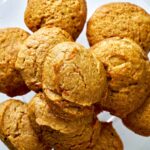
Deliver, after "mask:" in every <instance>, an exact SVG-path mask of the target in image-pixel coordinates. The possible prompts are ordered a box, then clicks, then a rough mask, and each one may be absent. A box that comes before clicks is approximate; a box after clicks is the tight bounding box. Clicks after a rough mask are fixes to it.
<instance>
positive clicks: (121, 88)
mask: <svg viewBox="0 0 150 150" xmlns="http://www.w3.org/2000/svg"><path fill="white" fill-rule="evenodd" d="M91 52H92V53H93V55H95V57H97V59H99V61H101V62H102V63H103V64H104V66H105V69H106V72H107V79H108V89H109V94H108V98H107V99H102V101H101V105H102V106H103V107H104V109H106V110H108V111H110V112H111V113H112V114H114V115H117V116H119V117H121V118H123V117H126V115H127V114H129V113H131V112H133V111H134V110H136V109H137V108H138V107H140V106H141V105H142V104H143V102H144V101H145V99H146V97H147V95H148V93H149V86H148V84H147V83H146V82H145V77H146V74H147V70H146V68H147V67H146V66H147V65H146V63H147V61H148V58H147V56H146V55H145V53H144V52H143V51H142V49H141V48H140V46H138V45H137V44H136V43H135V42H134V41H132V40H130V39H127V38H123V39H121V38H110V39H105V40H103V41H101V42H100V43H98V44H96V45H95V46H93V47H92V48H91Z"/></svg>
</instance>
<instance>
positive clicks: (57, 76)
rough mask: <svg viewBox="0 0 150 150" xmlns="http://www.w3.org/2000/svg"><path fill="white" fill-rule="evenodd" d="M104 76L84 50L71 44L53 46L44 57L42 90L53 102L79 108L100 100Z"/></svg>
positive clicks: (102, 70)
mask: <svg viewBox="0 0 150 150" xmlns="http://www.w3.org/2000/svg"><path fill="white" fill-rule="evenodd" d="M105 87H106V74H105V70H104V67H103V65H102V63H100V62H99V61H98V60H97V59H96V58H95V57H93V55H92V54H90V53H89V51H88V50H87V49H85V48H84V47H83V46H81V45H79V44H77V43H74V42H64V43H60V44H58V45H56V46H55V47H54V48H53V49H52V50H51V52H50V53H49V54H48V56H47V57H46V60H45V63H44V68H43V90H44V92H45V94H46V96H47V97H48V98H49V99H51V100H53V101H56V100H63V99H65V100H67V101H69V102H73V103H75V104H79V105H82V106H91V105H92V104H94V103H96V102H99V101H101V97H102V95H103V93H104V90H105Z"/></svg>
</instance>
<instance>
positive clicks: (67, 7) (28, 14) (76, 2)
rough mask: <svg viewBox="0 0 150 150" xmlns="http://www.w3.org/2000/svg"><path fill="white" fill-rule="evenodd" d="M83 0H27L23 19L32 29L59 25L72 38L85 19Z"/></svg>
mask: <svg viewBox="0 0 150 150" xmlns="http://www.w3.org/2000/svg"><path fill="white" fill-rule="evenodd" d="M86 15H87V8H86V2H85V0H64V1H60V0H59V1H54V0H29V1H28V4H27V8H26V11H25V16H24V20H25V23H26V25H27V26H28V27H29V29H31V30H32V31H36V30H38V29H39V28H41V27H44V26H49V27H54V26H56V27H60V28H62V29H64V30H66V31H67V32H68V33H70V34H71V35H72V37H73V38H74V40H75V39H76V38H77V37H78V36H79V34H80V33H81V31H82V29H83V27H84V23H85V21H86Z"/></svg>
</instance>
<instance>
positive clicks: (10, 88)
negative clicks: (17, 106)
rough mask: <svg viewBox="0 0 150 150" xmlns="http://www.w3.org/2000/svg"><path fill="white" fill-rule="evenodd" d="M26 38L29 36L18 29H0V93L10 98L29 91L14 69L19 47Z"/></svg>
mask: <svg viewBox="0 0 150 150" xmlns="http://www.w3.org/2000/svg"><path fill="white" fill-rule="evenodd" d="M28 36H29V34H28V33H27V32H26V31H24V30H23V29H20V28H4V29H0V92H2V93H5V94H7V95H8V96H11V97H13V96H17V95H23V94H26V93H27V92H28V91H29V89H28V88H27V86H26V85H25V83H24V81H23V79H22V77H21V75H20V73H19V72H18V71H17V70H16V69H15V62H16V59H17V55H18V52H19V51H20V45H21V44H23V42H24V41H25V40H26V39H27V37H28Z"/></svg>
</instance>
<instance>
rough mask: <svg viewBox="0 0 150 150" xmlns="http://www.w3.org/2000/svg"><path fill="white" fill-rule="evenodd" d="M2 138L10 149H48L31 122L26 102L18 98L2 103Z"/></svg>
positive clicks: (0, 123) (0, 134)
mask: <svg viewBox="0 0 150 150" xmlns="http://www.w3.org/2000/svg"><path fill="white" fill-rule="evenodd" d="M0 138H1V139H2V141H4V143H6V145H7V146H8V147H9V148H10V149H19V150H37V149H38V150H46V148H44V146H43V145H42V143H40V141H39V139H38V136H37V135H36V133H35V132H34V130H33V128H32V126H31V124H30V121H29V117H28V113H27V106H26V104H24V103H22V102H21V101H18V100H8V101H6V102H4V103H1V104H0Z"/></svg>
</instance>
